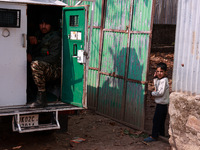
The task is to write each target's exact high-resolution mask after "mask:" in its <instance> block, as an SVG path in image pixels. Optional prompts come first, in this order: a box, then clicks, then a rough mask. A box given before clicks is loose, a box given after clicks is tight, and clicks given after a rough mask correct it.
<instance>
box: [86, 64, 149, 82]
mask: <svg viewBox="0 0 200 150" xmlns="http://www.w3.org/2000/svg"><path fill="white" fill-rule="evenodd" d="M89 69H90V70H96V71H98V68H94V67H89ZM99 73H100V74H104V75H107V76H111V77H115V78H119V79H124V76H120V75H116V74H115V73H107V72H102V71H99ZM127 81H129V82H135V83H139V84H147V83H148V82H147V81H139V80H134V79H128V78H127Z"/></svg>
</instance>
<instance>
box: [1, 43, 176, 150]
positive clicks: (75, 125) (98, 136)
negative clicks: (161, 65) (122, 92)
mask: <svg viewBox="0 0 200 150" xmlns="http://www.w3.org/2000/svg"><path fill="white" fill-rule="evenodd" d="M168 45H169V44H168ZM154 46H155V45H153V46H152V53H151V56H150V68H149V76H148V96H147V104H146V111H147V112H148V113H147V114H150V115H146V118H145V119H146V121H145V122H146V130H151V128H152V118H153V112H154V110H155V103H154V101H153V100H152V98H151V97H149V95H150V94H149V92H150V91H151V90H152V88H153V84H152V79H153V74H154V71H155V69H156V64H157V63H158V62H161V61H162V62H165V63H166V64H167V66H168V78H169V83H170V91H171V83H172V69H173V46H168V47H166V44H165V45H159V46H156V47H154ZM168 119H169V118H168ZM0 121H1V120H0ZM0 123H1V128H0V150H160V149H162V150H170V145H169V143H168V142H167V141H166V140H163V139H160V140H158V141H156V142H152V143H143V139H144V138H145V137H147V136H148V135H147V134H146V133H143V132H141V131H138V130H134V129H132V128H129V127H127V126H124V125H122V124H119V123H117V122H115V121H113V120H111V119H109V118H105V117H103V116H100V115H98V114H96V113H94V112H92V111H89V110H87V111H82V112H81V113H79V114H78V115H70V116H69V119H68V131H65V132H61V131H60V130H56V131H54V132H33V133H23V134H19V133H15V132H12V131H11V122H9V123H10V124H9V125H10V126H8V122H3V123H2V121H1V122H0ZM167 125H168V121H166V126H167ZM166 132H167V128H166ZM73 140H74V141H73ZM77 142H78V143H77Z"/></svg>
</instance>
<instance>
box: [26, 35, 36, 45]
mask: <svg viewBox="0 0 200 150" xmlns="http://www.w3.org/2000/svg"><path fill="white" fill-rule="evenodd" d="M28 39H29V41H30V44H31V45H36V44H37V43H38V41H37V38H36V37H35V36H29V38H28Z"/></svg>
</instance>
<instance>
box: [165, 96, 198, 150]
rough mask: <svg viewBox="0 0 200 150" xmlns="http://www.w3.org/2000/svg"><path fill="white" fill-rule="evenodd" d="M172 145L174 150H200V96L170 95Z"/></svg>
mask: <svg viewBox="0 0 200 150" xmlns="http://www.w3.org/2000/svg"><path fill="white" fill-rule="evenodd" d="M169 115H170V127H169V135H170V139H169V142H170V145H171V146H172V150H200V95H199V96H189V95H186V94H183V93H178V92H173V93H171V95H170V105H169Z"/></svg>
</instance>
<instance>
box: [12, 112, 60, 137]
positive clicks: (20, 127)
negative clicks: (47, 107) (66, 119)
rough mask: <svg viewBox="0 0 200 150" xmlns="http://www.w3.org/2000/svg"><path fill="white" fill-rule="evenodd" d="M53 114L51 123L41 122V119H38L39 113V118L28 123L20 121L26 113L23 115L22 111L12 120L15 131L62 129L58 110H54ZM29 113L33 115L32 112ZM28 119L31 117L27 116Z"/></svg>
mask: <svg viewBox="0 0 200 150" xmlns="http://www.w3.org/2000/svg"><path fill="white" fill-rule="evenodd" d="M50 113H51V112H50ZM52 114H53V115H52V117H51V118H50V123H47V124H39V120H38V118H39V115H38V118H37V119H36V120H35V121H34V122H32V123H27V124H26V123H22V122H20V117H21V119H22V118H23V116H24V115H21V114H20V113H19V114H16V115H15V116H13V120H12V128H13V131H18V132H19V133H26V132H34V131H44V130H53V129H60V124H59V121H58V111H52ZM29 115H31V114H29ZM25 116H27V115H25ZM33 116H34V114H33ZM24 119H25V118H24ZM26 119H29V118H26ZM35 122H36V123H35ZM34 123H35V125H33V126H32V124H34ZM29 125H31V126H29Z"/></svg>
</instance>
